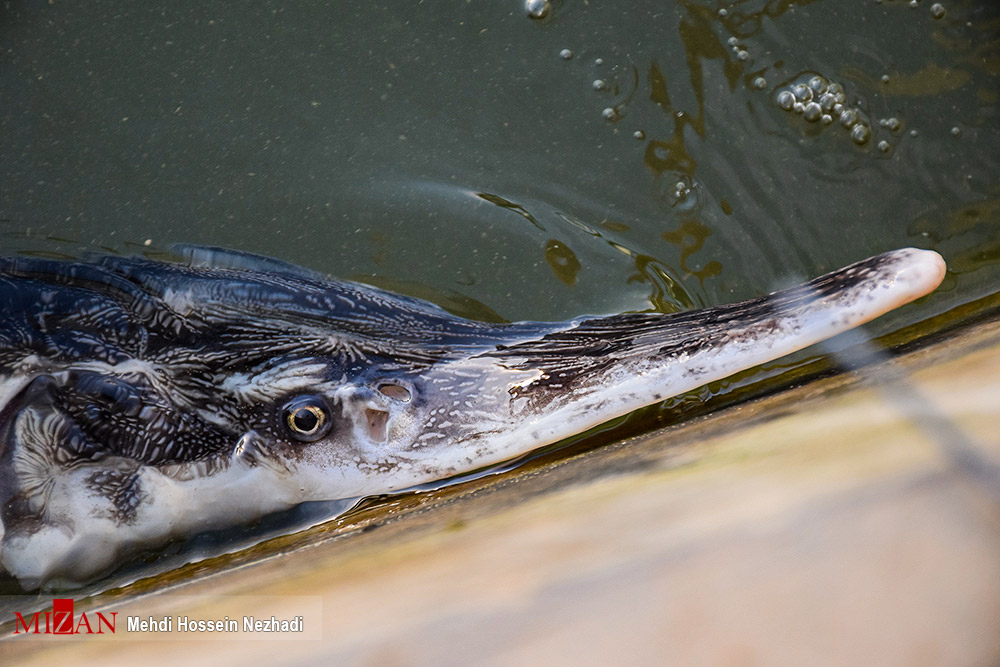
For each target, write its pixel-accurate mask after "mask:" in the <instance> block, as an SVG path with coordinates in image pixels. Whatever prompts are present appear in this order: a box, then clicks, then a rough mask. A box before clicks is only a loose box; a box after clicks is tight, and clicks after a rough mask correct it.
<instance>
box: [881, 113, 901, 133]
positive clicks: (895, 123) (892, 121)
mask: <svg viewBox="0 0 1000 667" xmlns="http://www.w3.org/2000/svg"><path fill="white" fill-rule="evenodd" d="M880 124H881V125H882V127H884V128H885V129H887V130H889V131H890V132H899V128H900V127H901V124H900V122H899V119H898V118H895V117H889V118H886V119H885V120H883V121H882V122H881V123H880Z"/></svg>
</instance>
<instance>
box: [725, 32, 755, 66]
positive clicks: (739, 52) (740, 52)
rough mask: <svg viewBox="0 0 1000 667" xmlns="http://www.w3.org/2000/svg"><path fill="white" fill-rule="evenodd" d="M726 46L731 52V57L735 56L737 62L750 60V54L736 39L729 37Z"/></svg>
mask: <svg viewBox="0 0 1000 667" xmlns="http://www.w3.org/2000/svg"><path fill="white" fill-rule="evenodd" d="M728 44H729V48H730V49H732V50H733V55H735V56H736V59H737V60H741V61H743V62H746V61H747V60H750V52H749V51H747V50H746V49H745V48H744V47H743V46H741V45H740V42H739V40H738V39H736V38H735V37H730V38H729V41H728Z"/></svg>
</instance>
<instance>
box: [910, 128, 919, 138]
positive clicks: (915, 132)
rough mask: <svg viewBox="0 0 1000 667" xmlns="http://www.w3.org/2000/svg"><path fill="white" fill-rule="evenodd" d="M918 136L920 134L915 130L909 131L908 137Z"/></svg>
mask: <svg viewBox="0 0 1000 667" xmlns="http://www.w3.org/2000/svg"><path fill="white" fill-rule="evenodd" d="M919 135H920V133H919V132H917V131H916V130H910V136H911V137H916V136H919Z"/></svg>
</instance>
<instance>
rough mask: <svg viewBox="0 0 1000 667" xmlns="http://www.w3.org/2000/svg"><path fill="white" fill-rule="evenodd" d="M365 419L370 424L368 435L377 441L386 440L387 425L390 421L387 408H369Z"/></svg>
mask: <svg viewBox="0 0 1000 667" xmlns="http://www.w3.org/2000/svg"><path fill="white" fill-rule="evenodd" d="M365 420H366V422H367V426H368V437H369V438H371V439H372V440H374V441H375V442H385V438H386V435H385V425H386V423H387V422H388V421H389V413H388V412H386V411H385V410H375V409H373V408H368V409H366V410H365Z"/></svg>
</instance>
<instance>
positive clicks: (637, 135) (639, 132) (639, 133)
mask: <svg viewBox="0 0 1000 667" xmlns="http://www.w3.org/2000/svg"><path fill="white" fill-rule="evenodd" d="M632 136H633V137H635V138H636V139H638V140H639V141H642V140H643V139H645V138H646V133H645V132H643V131H642V130H636V131H635V132H633V133H632Z"/></svg>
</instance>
